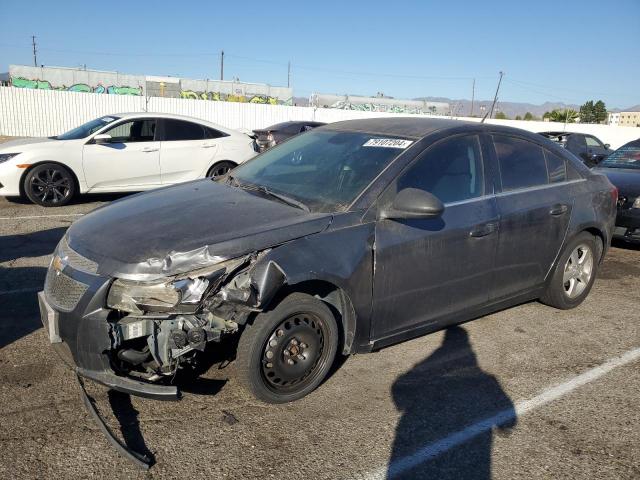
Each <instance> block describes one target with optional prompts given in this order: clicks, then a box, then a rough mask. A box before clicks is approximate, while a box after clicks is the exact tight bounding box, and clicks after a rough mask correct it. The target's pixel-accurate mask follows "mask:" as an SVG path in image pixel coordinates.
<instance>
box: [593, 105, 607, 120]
mask: <svg viewBox="0 0 640 480" xmlns="http://www.w3.org/2000/svg"><path fill="white" fill-rule="evenodd" d="M593 121H594V123H605V122H606V121H607V107H606V106H605V104H604V102H603V101H602V100H598V101H597V102H596V103H595V105H594V106H593Z"/></svg>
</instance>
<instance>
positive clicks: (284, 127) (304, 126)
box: [253, 121, 326, 152]
mask: <svg viewBox="0 0 640 480" xmlns="http://www.w3.org/2000/svg"><path fill="white" fill-rule="evenodd" d="M323 125H326V123H322V122H298V121H296V122H283V123H276V124H275V125H271V126H270V127H267V128H262V129H258V130H254V131H253V134H254V135H255V141H256V147H257V148H256V150H257V151H259V152H263V151H265V150H266V149H268V148H271V147H273V146H275V145H277V144H279V143H282V142H284V141H285V140H287V139H289V138H291V137H293V136H295V135H298V134H299V133H303V132H306V131H308V130H313V129H314V128H317V127H321V126H323Z"/></svg>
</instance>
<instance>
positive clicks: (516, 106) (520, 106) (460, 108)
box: [416, 97, 580, 118]
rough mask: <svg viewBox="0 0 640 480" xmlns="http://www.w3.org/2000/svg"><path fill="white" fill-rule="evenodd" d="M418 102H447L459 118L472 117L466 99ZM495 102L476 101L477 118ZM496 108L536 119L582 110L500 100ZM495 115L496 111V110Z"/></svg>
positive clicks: (547, 103) (442, 98)
mask: <svg viewBox="0 0 640 480" xmlns="http://www.w3.org/2000/svg"><path fill="white" fill-rule="evenodd" d="M416 100H427V101H431V102H447V103H449V104H450V105H451V108H452V109H455V114H456V115H458V116H469V115H471V100H466V99H451V98H445V97H421V98H416ZM492 103H493V100H476V101H474V102H473V115H474V116H476V117H482V116H484V115H485V114H486V113H487V112H488V111H489V110H491V104H492ZM483 107H484V109H483ZM496 107H497V109H498V111H500V112H503V113H504V114H505V115H506V116H507V117H509V118H515V117H516V116H517V115H520V116H521V117H524V114H525V113H527V112H529V113H531V114H532V115H534V116H535V117H538V118H542V115H544V113H545V112H550V111H551V110H554V109H561V110H564V109H565V108H572V109H574V110H576V111H578V110H580V105H573V104H566V103H562V102H545V103H543V104H541V105H535V104H533V103H521V102H502V101H500V100H498V102H497V104H496ZM494 115H495V110H494Z"/></svg>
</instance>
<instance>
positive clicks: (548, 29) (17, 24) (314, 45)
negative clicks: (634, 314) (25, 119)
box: [0, 0, 640, 108]
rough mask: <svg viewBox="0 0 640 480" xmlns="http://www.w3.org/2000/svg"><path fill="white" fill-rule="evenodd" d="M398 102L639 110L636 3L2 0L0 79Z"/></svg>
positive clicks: (639, 0) (639, 1)
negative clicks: (105, 74) (261, 85)
mask: <svg viewBox="0 0 640 480" xmlns="http://www.w3.org/2000/svg"><path fill="white" fill-rule="evenodd" d="M31 35H36V36H37V43H38V63H39V64H44V65H63V66H79V65H82V64H86V65H87V67H88V68H95V69H104V70H117V71H120V72H125V73H137V74H152V75H180V76H185V77H192V78H218V77H219V52H220V50H221V49H224V51H225V78H227V79H230V78H231V76H237V77H239V78H240V79H241V80H244V81H252V82H265V83H270V84H272V85H286V81H287V61H289V60H290V61H291V63H292V85H293V87H294V93H295V95H296V96H308V95H309V94H310V93H311V92H313V91H319V92H323V93H352V94H365V95H370V94H375V93H376V92H378V91H381V92H384V93H385V94H387V95H392V96H395V97H401V98H413V97H418V96H446V97H451V98H470V96H471V79H472V78H473V77H475V78H476V98H477V99H490V98H492V97H493V93H494V89H495V84H496V81H497V76H498V71H499V70H504V71H505V73H506V76H505V81H504V83H503V88H502V91H501V95H500V99H501V100H502V101H527V102H531V103H541V102H543V101H545V100H550V101H564V102H571V103H582V102H584V101H585V100H588V99H592V98H593V99H598V98H602V99H603V100H604V101H605V102H606V103H607V106H609V107H621V108H625V107H629V106H631V105H635V104H638V103H640V0H607V1H604V0H582V1H579V0H569V1H558V0H553V1H549V0H535V1H531V0H530V1H526V2H525V1H517V0H484V1H477V0H468V1H460V0H448V1H443V0H437V1H432V0H425V1H414V2H407V1H400V0H395V1H386V2H377V1H366V2H365V1H362V2H355V1H348V0H342V1H340V2H334V1H323V2H304V1H300V0H298V1H294V2H284V1H275V0H271V1H264V0H262V1H258V2H254V1H249V0H244V1H236V2H234V1H231V2H206V1H188V0H184V1H181V2H179V1H175V0H173V1H146V2H132V1H128V2H121V1H116V0H109V1H105V2H88V1H86V0H85V1H83V2H75V1H59V2H54V1H51V0H48V1H41V0H29V1H25V0H20V1H14V0H0V71H6V68H7V66H8V65H9V64H11V63H15V64H26V65H30V64H32V62H33V58H32V52H31Z"/></svg>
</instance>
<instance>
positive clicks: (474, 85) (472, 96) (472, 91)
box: [469, 78, 476, 117]
mask: <svg viewBox="0 0 640 480" xmlns="http://www.w3.org/2000/svg"><path fill="white" fill-rule="evenodd" d="M475 96H476V79H475V78H474V79H473V84H472V85H471V113H470V114H469V116H470V117H473V100H474V99H475Z"/></svg>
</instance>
